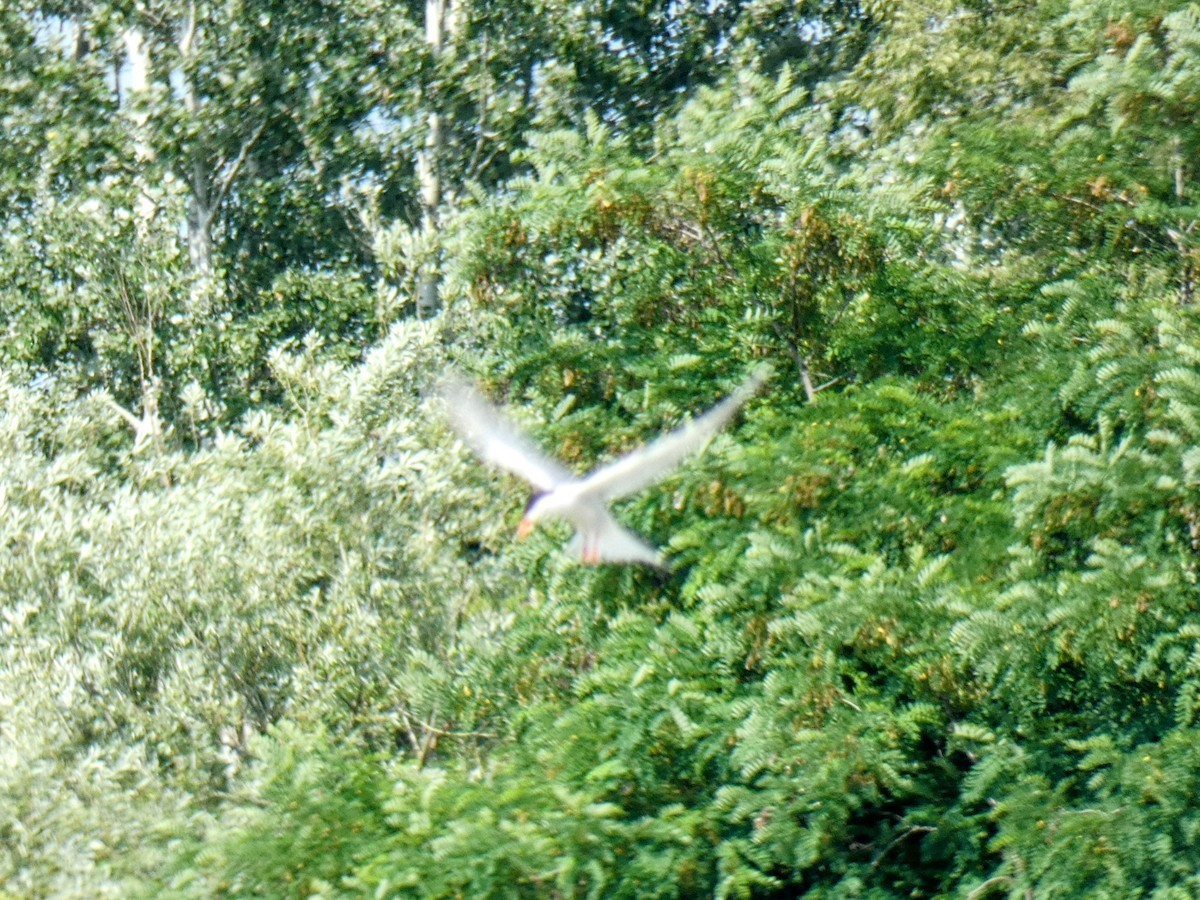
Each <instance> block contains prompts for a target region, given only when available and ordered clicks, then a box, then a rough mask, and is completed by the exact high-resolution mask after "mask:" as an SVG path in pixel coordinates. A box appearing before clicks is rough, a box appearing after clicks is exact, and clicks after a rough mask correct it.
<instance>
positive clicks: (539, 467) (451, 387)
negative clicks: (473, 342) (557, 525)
mask: <svg viewBox="0 0 1200 900" xmlns="http://www.w3.org/2000/svg"><path fill="white" fill-rule="evenodd" d="M438 393H439V394H440V395H441V398H442V401H443V402H444V403H445V404H446V417H447V418H448V419H449V421H450V424H451V425H452V426H453V427H454V430H455V431H457V432H458V434H459V437H461V438H462V439H463V442H464V443H465V444H466V445H467V446H468V447H470V448H471V449H472V450H474V451H475V453H476V454H477V455H478V456H479V458H480V459H482V460H483V461H484V462H487V463H490V464H492V465H493V466H497V467H498V468H501V469H504V470H505V471H508V472H512V473H513V474H514V475H518V476H520V477H521V478H524V479H525V480H526V481H528V482H529V483H530V484H532V485H533V486H534V487H535V488H537V489H538V490H541V491H550V490H553V489H554V488H555V487H557V486H558V485H560V484H563V483H564V482H567V481H573V480H575V476H574V475H572V474H571V473H570V472H569V471H568V470H567V469H566V468H564V467H563V466H560V465H559V464H558V463H556V462H555V461H554V460H552V459H550V458H549V457H547V456H545V455H544V454H543V453H542V452H541V451H540V450H538V449H537V448H536V447H535V446H534V445H533V444H532V443H531V442H530V441H529V440H527V439H526V438H525V436H524V435H522V434H521V433H520V432H519V431H517V429H516V428H515V427H513V425H512V424H511V423H509V422H508V420H507V419H505V418H504V416H503V415H501V413H500V411H499V410H498V409H496V407H494V406H492V404H491V403H489V402H488V401H487V400H485V399H484V398H483V396H482V395H481V394H480V393H479V391H477V390H476V389H475V388H474V386H473V385H471V383H470V382H468V381H466V380H465V379H463V378H461V377H460V376H458V375H448V376H447V377H446V378H445V379H444V380H443V381H442V383H441V385H440V387H439V389H438Z"/></svg>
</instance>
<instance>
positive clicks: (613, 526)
mask: <svg viewBox="0 0 1200 900" xmlns="http://www.w3.org/2000/svg"><path fill="white" fill-rule="evenodd" d="M769 376H770V368H769V367H768V366H766V365H763V366H760V367H759V368H757V369H756V370H755V371H754V372H753V373H752V374H751V375H750V376H749V377H748V378H747V379H746V380H745V381H744V382H742V384H741V385H740V386H739V387H738V388H737V389H736V390H734V391H733V393H731V394H730V395H729V396H728V397H726V398H725V399H724V400H722V401H721V402H720V403H718V404H717V405H716V406H714V407H713V408H712V409H710V410H709V411H708V412H706V413H704V414H703V415H701V416H699V417H698V418H696V419H693V420H692V421H690V422H687V423H685V424H684V425H681V426H680V427H679V428H677V429H675V430H674V431H671V432H669V433H668V434H665V435H663V436H662V437H660V438H659V439H658V440H656V441H654V442H653V443H651V444H647V445H646V446H644V447H640V448H639V449H637V450H634V451H632V452H630V453H627V454H626V455H624V456H622V457H620V458H619V459H616V460H614V461H613V462H611V463H608V464H607V465H604V466H601V467H600V468H598V469H596V470H594V471H593V472H591V473H590V474H589V475H587V476H585V477H583V478H579V477H577V476H576V475H574V474H573V473H572V472H570V471H569V470H568V469H566V468H565V467H563V466H562V465H560V464H559V463H557V462H556V461H554V460H552V459H550V458H548V457H547V456H545V455H544V454H543V453H542V452H541V451H539V450H538V449H537V447H535V446H534V445H533V443H532V442H530V441H529V439H528V438H526V437H525V436H524V435H523V434H521V433H520V432H519V431H518V430H517V429H516V428H515V427H514V426H513V425H512V423H511V422H509V421H508V420H507V419H506V418H505V416H504V415H503V414H502V413H501V412H500V411H499V410H498V409H497V408H496V407H494V406H493V405H492V404H491V403H489V402H488V401H487V400H486V399H484V397H483V396H482V395H481V394H480V393H479V391H478V390H477V389H476V388H475V387H474V386H473V385H472V384H470V383H469V382H468V381H465V380H464V379H463V378H462V377H461V376H459V375H455V374H451V375H448V376H447V377H446V378H445V379H444V380H443V382H442V384H441V388H440V394H441V397H442V400H443V402H444V403H445V405H446V414H447V417H448V419H449V421H450V424H451V425H452V426H453V427H454V430H455V431H457V432H458V434H459V436H460V437H462V439H463V441H464V443H466V444H467V446H469V447H470V448H471V449H472V450H474V451H475V453H476V454H477V455H478V456H479V457H480V459H482V460H483V461H484V462H487V463H490V464H491V465H493V466H496V467H497V468H500V469H505V470H506V471H508V472H511V473H513V474H514V475H518V476H520V477H521V478H523V479H525V480H526V481H528V482H529V483H530V484H532V485H533V486H534V488H536V489H537V491H538V493H537V495H536V496H535V497H534V498H533V500H532V501H530V503H529V506H528V507H526V509H525V515H524V517H523V518H522V519H521V524H520V526H519V527H518V528H517V537H519V538H523V537H525V536H526V535H527V534H528V533H529V532H530V531H531V530H532V529H533V526H534V524H535V523H537V522H539V521H541V520H543V519H550V518H557V519H563V520H565V521H567V522H569V523H570V524H571V525H573V526H574V527H575V532H576V534H575V537H574V538H573V539H572V540H571V542H570V544H568V545H567V548H568V551H570V552H572V553H578V554H579V557H580V559H581V560H582V561H583V562H584V563H588V564H591V565H595V564H597V563H600V562H610V563H645V564H647V565H651V566H657V567H659V568H666V566H664V564H663V560H662V557H661V556H660V555H659V552H658V551H657V550H656V549H655V548H654V547H652V546H650V545H649V544H647V543H646V542H645V541H643V540H642V539H641V538H640V537H638V536H637V535H636V534H634V533H633V532H632V531H630V530H629V529H627V528H625V527H624V526H622V525H621V524H620V523H618V522H617V520H616V519H615V518H613V515H612V513H610V512H609V511H608V504H609V502H611V501H613V500H616V499H617V498H619V497H625V496H628V495H630V494H634V493H636V492H637V491H640V490H641V489H642V488H645V487H648V486H650V485H651V484H653V483H654V482H656V481H658V480H659V479H660V478H663V477H664V476H665V475H666V474H667V473H668V472H670V471H671V470H672V469H673V468H675V466H677V465H678V464H679V463H680V461H682V460H683V458H684V457H686V456H688V455H689V454H691V453H693V452H696V451H698V450H700V449H702V448H703V447H704V445H705V444H707V443H708V441H709V439H710V438H712V436H713V435H715V434H716V433H717V432H718V431H720V430H721V428H722V426H724V425H725V423H726V422H728V421H729V420H730V419H731V418H732V417H733V415H734V413H736V412H737V411H738V408H739V407H741V405H742V404H743V403H745V402H746V401H747V400H749V399H750V397H751V396H752V395H753V394H754V393H755V391H757V390H758V389H759V387H761V386H762V384H763V382H764V381H766V380H767V378H768V377H769Z"/></svg>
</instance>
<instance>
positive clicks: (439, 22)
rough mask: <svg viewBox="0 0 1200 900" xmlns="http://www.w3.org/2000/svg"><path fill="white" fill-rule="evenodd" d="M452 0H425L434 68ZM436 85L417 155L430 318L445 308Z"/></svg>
mask: <svg viewBox="0 0 1200 900" xmlns="http://www.w3.org/2000/svg"><path fill="white" fill-rule="evenodd" d="M448 2H449V0H425V42H426V43H427V44H428V45H429V50H430V53H431V54H432V56H433V60H434V70H435V72H436V70H437V68H438V65H437V64H438V62H439V61H440V60H441V58H442V55H443V54H444V53H445V46H446V23H447V15H446V6H447V3H448ZM438 93H439V92H438V90H437V87H436V84H435V85H434V86H433V87H432V88H431V89H430V91H429V92H428V95H427V98H428V99H427V102H428V103H429V110H428V114H427V116H428V117H427V119H426V123H427V125H426V127H427V132H426V135H425V146H424V147H423V148H422V150H421V152H420V153H419V154H418V156H417V178H418V181H419V182H420V187H421V245H422V248H423V250H424V259H423V260H422V261H421V267H420V271H419V272H418V275H417V318H419V319H425V318H428V317H430V316H432V315H434V314H435V313H437V311H438V310H439V309H440V308H441V296H440V293H441V275H440V273H439V272H438V259H437V257H438V252H437V247H438V207H439V206H441V202H442V175H441V163H440V157H441V152H442V145H443V143H444V141H445V138H444V135H443V133H442V116H441V113H440V111H439V106H440V100H439V97H438Z"/></svg>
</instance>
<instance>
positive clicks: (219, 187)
mask: <svg viewBox="0 0 1200 900" xmlns="http://www.w3.org/2000/svg"><path fill="white" fill-rule="evenodd" d="M268 121H269V119H268V118H267V117H264V118H263V120H262V121H261V122H260V123H259V124H258V127H257V128H255V129H254V133H253V134H251V135H250V136H249V137H248V138H246V140H245V141H243V142H242V148H241V149H240V150H239V151H238V155H237V158H236V159H234V161H233V163H232V165H230V167H229V168H228V169H227V170H226V171H225V174H224V175H223V176H221V177H220V178H219V179H217V181H216V183H215V184H214V187H215V190H214V191H213V195H212V199H211V202H210V203H209V205H208V209H207V210H206V211H205V216H206V217H207V218H208V219H210V220H211V219H212V216H213V213H214V212H215V211H216V210H217V208H218V207H220V205H221V204H222V203H223V202H224V200H225V197H226V195H227V194H228V193H229V189H230V188H231V187H233V182H234V181H235V180H236V179H237V177H238V175H239V174H240V173H241V171H242V166H244V165H245V164H246V158H247V157H248V156H249V155H250V151H251V150H252V149H253V148H254V145H255V144H257V143H258V141H259V138H261V137H262V136H263V132H264V131H266V130H267V123H268Z"/></svg>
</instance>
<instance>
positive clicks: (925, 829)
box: [871, 825, 937, 870]
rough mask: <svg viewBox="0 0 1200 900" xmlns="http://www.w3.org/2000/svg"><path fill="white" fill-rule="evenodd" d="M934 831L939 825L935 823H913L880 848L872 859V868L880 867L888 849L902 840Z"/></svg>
mask: <svg viewBox="0 0 1200 900" xmlns="http://www.w3.org/2000/svg"><path fill="white" fill-rule="evenodd" d="M934 831H937V827H936V826H934V825H913V826H912V827H911V828H908V829H907V830H905V831H903V832H902V833H900V834H898V835H897V836H896V837H895V838H893V839H892V841H891V842H890V843H889V844H888V845H887V846H886V847H884V848H883V849H882V850H880V851H879V853H878V855H877V856H876V857H875V859H874V860H872V862H871V869H872V870H875V869H878V868H879V864H880V863H881V862H883V858H884V857H885V856H886V855H887V854H888V851H890V850H891V849H892V848H893V847H895V846H896V845H897V844H899V843H900V842H901V841H905V840H908V838H910V837H912V836H913V835H914V834H929V833H931V832H934Z"/></svg>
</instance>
